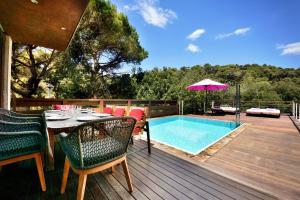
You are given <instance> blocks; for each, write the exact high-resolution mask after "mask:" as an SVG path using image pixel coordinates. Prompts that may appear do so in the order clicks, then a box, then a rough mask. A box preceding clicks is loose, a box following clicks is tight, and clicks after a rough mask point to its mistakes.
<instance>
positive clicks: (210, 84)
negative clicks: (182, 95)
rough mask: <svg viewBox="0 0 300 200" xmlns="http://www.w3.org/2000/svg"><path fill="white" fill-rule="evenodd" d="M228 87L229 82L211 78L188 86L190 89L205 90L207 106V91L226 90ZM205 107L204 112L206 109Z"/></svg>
mask: <svg viewBox="0 0 300 200" xmlns="http://www.w3.org/2000/svg"><path fill="white" fill-rule="evenodd" d="M227 88H228V85H227V84H223V83H219V82H216V81H213V80H210V79H204V80H202V81H200V82H198V83H194V84H193V85H190V86H188V87H187V89H188V90H205V107H206V105H207V91H208V90H210V91H211V90H225V89H227ZM205 107H204V112H205V111H206V109H205Z"/></svg>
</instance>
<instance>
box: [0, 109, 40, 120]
mask: <svg viewBox="0 0 300 200" xmlns="http://www.w3.org/2000/svg"><path fill="white" fill-rule="evenodd" d="M0 113H2V114H7V115H10V116H13V117H29V118H31V117H33V118H41V117H42V115H40V114H24V113H17V112H13V111H11V110H7V109H4V108H0Z"/></svg>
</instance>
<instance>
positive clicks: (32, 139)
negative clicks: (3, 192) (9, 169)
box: [0, 120, 46, 191]
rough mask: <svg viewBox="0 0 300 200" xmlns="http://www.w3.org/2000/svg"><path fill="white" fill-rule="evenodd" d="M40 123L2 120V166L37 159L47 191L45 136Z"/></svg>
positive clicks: (0, 151)
mask: <svg viewBox="0 0 300 200" xmlns="http://www.w3.org/2000/svg"><path fill="white" fill-rule="evenodd" d="M41 131H42V126H41V124H40V123H37V122H31V123H14V122H6V121H1V120H0V166H1V167H2V166H4V165H7V164H11V163H14V162H19V161H22V160H27V159H32V158H34V159H35V162H36V166H37V170H38V174H39V179H40V184H41V187H42V190H43V191H46V182H45V176H44V171H43V163H42V152H43V151H44V148H45V137H44V135H43V133H42V132H41Z"/></svg>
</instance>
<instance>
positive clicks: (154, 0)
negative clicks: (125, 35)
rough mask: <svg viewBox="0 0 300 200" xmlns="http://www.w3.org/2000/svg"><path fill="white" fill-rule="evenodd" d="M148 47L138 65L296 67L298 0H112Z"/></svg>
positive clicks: (299, 21) (299, 59) (299, 63)
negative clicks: (254, 64)
mask: <svg viewBox="0 0 300 200" xmlns="http://www.w3.org/2000/svg"><path fill="white" fill-rule="evenodd" d="M112 2H113V3H114V4H115V5H117V8H118V10H119V11H120V12H123V13H125V14H126V15H127V16H128V18H129V21H130V23H131V24H132V25H133V26H134V27H135V28H136V30H137V32H138V33H139V36H140V41H141V44H142V46H143V47H144V48H145V49H146V50H147V51H148V52H149V57H148V58H147V59H145V60H144V61H143V62H142V64H141V67H142V68H143V69H152V68H153V67H163V66H170V67H181V66H192V65H196V64H205V63H210V64H213V65H216V64H219V65H224V64H248V63H250V64H252V63H257V64H270V65H275V66H280V67H295V68H296V67H300V11H299V8H300V0H185V1H183V0H112Z"/></svg>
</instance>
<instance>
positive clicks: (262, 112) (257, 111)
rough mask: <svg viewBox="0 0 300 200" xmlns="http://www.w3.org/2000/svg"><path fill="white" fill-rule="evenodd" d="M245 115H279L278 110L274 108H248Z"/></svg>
mask: <svg viewBox="0 0 300 200" xmlns="http://www.w3.org/2000/svg"><path fill="white" fill-rule="evenodd" d="M246 114H247V115H266V116H273V117H279V116H280V110H278V109H275V108H266V109H262V108H250V109H247V110H246Z"/></svg>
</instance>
